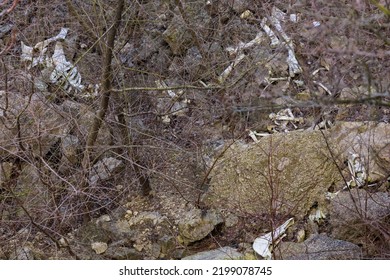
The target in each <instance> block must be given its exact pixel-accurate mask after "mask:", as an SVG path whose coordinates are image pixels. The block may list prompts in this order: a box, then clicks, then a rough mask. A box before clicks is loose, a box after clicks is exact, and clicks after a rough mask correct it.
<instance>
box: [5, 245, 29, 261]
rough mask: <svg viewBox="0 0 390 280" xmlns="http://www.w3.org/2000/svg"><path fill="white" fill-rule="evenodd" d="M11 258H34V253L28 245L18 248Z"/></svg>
mask: <svg viewBox="0 0 390 280" xmlns="http://www.w3.org/2000/svg"><path fill="white" fill-rule="evenodd" d="M10 259H11V260H33V259H34V255H33V252H32V250H31V248H29V247H28V246H24V247H19V248H16V251H15V252H14V253H12V254H11V257H10Z"/></svg>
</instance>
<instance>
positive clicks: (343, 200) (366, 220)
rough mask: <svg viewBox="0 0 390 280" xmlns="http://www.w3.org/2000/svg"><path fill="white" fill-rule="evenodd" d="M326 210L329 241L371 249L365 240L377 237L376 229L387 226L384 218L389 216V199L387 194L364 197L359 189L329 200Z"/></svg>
mask: <svg viewBox="0 0 390 280" xmlns="http://www.w3.org/2000/svg"><path fill="white" fill-rule="evenodd" d="M329 210H330V219H329V223H330V226H331V229H332V236H333V237H335V238H339V239H343V240H347V241H350V242H353V243H360V244H365V245H366V246H369V247H370V248H371V247H372V243H371V241H369V242H368V244H367V237H368V236H370V235H371V234H372V235H373V236H377V237H378V236H381V231H380V229H381V228H386V227H388V226H389V223H388V221H386V217H389V215H390V195H389V193H387V192H377V193H368V192H367V191H365V190H363V189H353V190H350V191H343V192H340V193H339V194H338V195H337V196H336V197H334V198H333V199H332V200H331V204H330V207H329ZM384 234H385V235H386V234H388V233H384ZM373 238H374V237H373ZM369 239H371V238H369Z"/></svg>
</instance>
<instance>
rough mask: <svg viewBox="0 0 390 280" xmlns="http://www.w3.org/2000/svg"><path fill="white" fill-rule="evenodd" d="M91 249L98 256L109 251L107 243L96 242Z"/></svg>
mask: <svg viewBox="0 0 390 280" xmlns="http://www.w3.org/2000/svg"><path fill="white" fill-rule="evenodd" d="M91 248H92V250H94V251H95V253H96V254H98V255H100V254H103V253H104V252H105V251H106V250H107V248H108V245H107V243H105V242H94V243H92V244H91Z"/></svg>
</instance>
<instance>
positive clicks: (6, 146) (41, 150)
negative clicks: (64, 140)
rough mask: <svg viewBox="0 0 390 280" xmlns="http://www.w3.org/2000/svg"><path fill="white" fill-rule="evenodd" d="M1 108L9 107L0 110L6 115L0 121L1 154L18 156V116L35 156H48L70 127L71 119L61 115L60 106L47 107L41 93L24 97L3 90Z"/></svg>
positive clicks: (21, 134) (22, 132) (0, 99)
mask: <svg viewBox="0 0 390 280" xmlns="http://www.w3.org/2000/svg"><path fill="white" fill-rule="evenodd" d="M6 100H8V104H7V105H6V102H7V101H6ZM53 107H54V109H53ZM0 108H7V110H4V109H0V116H3V117H4V118H3V120H2V122H0V142H1V143H2V144H1V145H2V149H1V150H0V157H7V156H8V155H10V154H12V155H15V154H17V152H18V150H19V143H18V141H17V140H16V139H18V133H19V132H18V130H17V127H16V116H19V122H20V137H21V138H22V139H23V146H24V148H26V149H27V148H28V149H29V151H30V152H32V154H33V155H34V156H42V155H46V154H47V153H48V151H49V150H50V148H51V147H52V146H53V145H54V144H55V143H56V142H57V141H58V140H59V139H60V137H62V136H64V135H66V134H68V132H69V130H70V128H71V127H70V122H69V121H68V120H66V119H65V118H64V117H63V115H62V114H61V108H60V107H59V106H57V105H54V104H51V105H50V106H48V104H47V103H46V99H45V97H44V96H43V95H41V94H38V93H36V94H33V95H32V96H23V95H21V94H17V93H13V92H8V93H7V98H6V96H5V92H4V91H0Z"/></svg>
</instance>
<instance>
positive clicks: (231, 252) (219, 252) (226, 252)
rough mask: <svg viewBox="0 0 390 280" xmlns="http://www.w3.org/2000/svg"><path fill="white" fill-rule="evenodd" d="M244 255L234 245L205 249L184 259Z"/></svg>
mask: <svg viewBox="0 0 390 280" xmlns="http://www.w3.org/2000/svg"><path fill="white" fill-rule="evenodd" d="M243 257H244V255H243V254H241V253H239V252H238V251H237V249H234V248H232V247H222V248H219V249H215V250H210V251H204V252H200V253H197V254H195V255H191V256H187V257H184V258H182V260H232V259H240V258H243Z"/></svg>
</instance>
